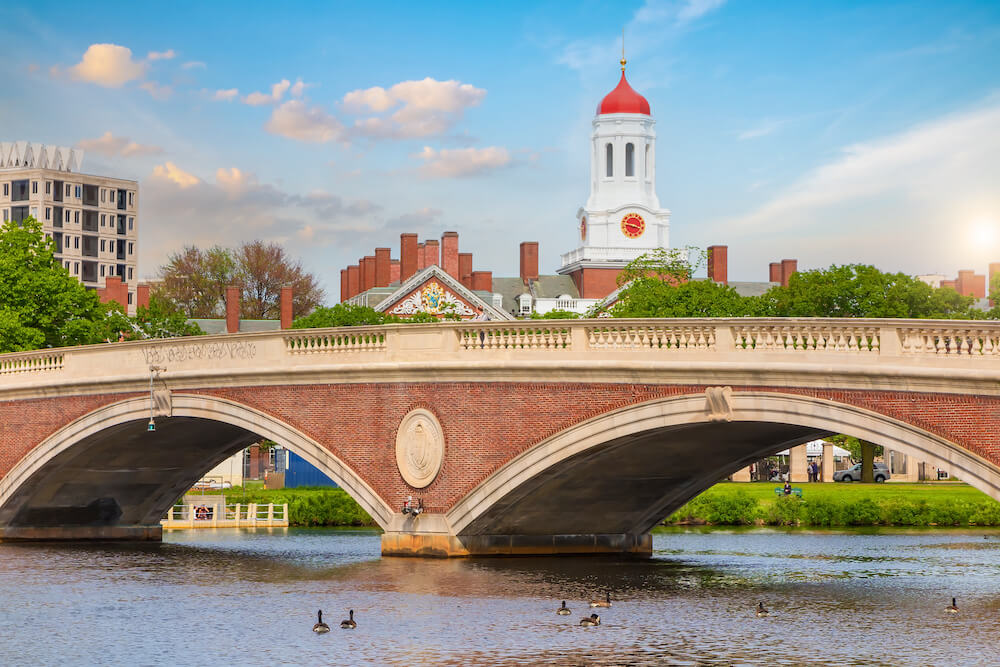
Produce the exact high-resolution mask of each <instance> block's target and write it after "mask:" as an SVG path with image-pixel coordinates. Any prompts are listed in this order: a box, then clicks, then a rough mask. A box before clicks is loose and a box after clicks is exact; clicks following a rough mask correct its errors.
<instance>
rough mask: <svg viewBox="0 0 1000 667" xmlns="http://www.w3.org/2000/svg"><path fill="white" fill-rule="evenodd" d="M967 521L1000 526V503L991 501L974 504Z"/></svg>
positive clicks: (981, 524)
mask: <svg viewBox="0 0 1000 667" xmlns="http://www.w3.org/2000/svg"><path fill="white" fill-rule="evenodd" d="M969 523H974V524H976V525H977V526H1000V504H998V503H995V502H991V503H982V504H980V505H977V506H975V509H974V511H973V512H972V515H971V516H970V517H969Z"/></svg>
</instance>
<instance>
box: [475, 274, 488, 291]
mask: <svg viewBox="0 0 1000 667" xmlns="http://www.w3.org/2000/svg"><path fill="white" fill-rule="evenodd" d="M472 289H473V290H475V291H477V292H492V291H493V272H492V271H473V272H472Z"/></svg>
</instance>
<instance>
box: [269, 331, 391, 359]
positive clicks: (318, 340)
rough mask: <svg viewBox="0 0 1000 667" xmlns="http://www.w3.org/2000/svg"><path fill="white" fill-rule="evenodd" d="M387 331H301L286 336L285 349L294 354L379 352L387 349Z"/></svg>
mask: <svg viewBox="0 0 1000 667" xmlns="http://www.w3.org/2000/svg"><path fill="white" fill-rule="evenodd" d="M385 337H386V332H385V331H384V330H382V331H365V330H361V331H344V330H340V331H337V332H335V333H321V334H310V333H301V334H293V335H286V336H285V349H286V350H287V351H288V352H290V353H292V354H309V353H320V352H377V351H383V350H385V346H386V341H385Z"/></svg>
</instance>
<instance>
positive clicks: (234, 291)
mask: <svg viewBox="0 0 1000 667" xmlns="http://www.w3.org/2000/svg"><path fill="white" fill-rule="evenodd" d="M239 332H240V288H239V287H236V286H234V285H230V286H229V287H227V288H226V333H239Z"/></svg>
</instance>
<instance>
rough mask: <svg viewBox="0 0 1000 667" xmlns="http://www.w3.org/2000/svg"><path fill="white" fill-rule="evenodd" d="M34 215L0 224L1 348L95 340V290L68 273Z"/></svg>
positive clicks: (99, 313)
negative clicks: (56, 256)
mask: <svg viewBox="0 0 1000 667" xmlns="http://www.w3.org/2000/svg"><path fill="white" fill-rule="evenodd" d="M55 251H56V248H55V243H54V242H53V241H52V239H50V238H48V237H46V236H45V234H44V233H43V232H42V225H41V223H39V222H38V221H37V220H35V219H34V218H30V217H29V218H25V219H24V220H23V221H22V222H20V223H18V222H14V221H9V222H6V223H4V224H3V226H2V227H0V352H14V351H18V350H32V349H36V348H40V347H62V346H66V345H81V344H84V343H90V342H93V341H94V340H95V339H96V338H97V336H98V335H99V331H98V330H99V326H98V325H97V324H96V322H98V321H100V320H102V319H103V314H104V311H103V308H102V306H101V303H100V301H99V300H98V298H97V293H96V292H94V291H92V290H87V288H85V287H84V286H83V284H81V283H80V281H78V280H77V279H76V278H73V277H72V276H70V275H69V271H67V270H66V269H65V268H64V267H63V265H62V263H61V262H60V261H59V260H58V259H56V258H55Z"/></svg>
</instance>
